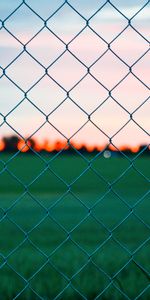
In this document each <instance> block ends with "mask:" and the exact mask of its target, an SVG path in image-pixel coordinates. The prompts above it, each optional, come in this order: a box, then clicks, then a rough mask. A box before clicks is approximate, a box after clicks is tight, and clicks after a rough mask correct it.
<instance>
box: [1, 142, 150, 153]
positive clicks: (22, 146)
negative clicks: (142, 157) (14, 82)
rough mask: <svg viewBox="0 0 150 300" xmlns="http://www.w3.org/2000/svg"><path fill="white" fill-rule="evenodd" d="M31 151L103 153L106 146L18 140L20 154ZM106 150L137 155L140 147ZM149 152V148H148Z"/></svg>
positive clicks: (3, 145) (129, 146)
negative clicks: (74, 150)
mask: <svg viewBox="0 0 150 300" xmlns="http://www.w3.org/2000/svg"><path fill="white" fill-rule="evenodd" d="M30 147H31V150H32V149H33V150H34V151H36V152H40V151H46V152H53V151H57V152H59V151H61V150H64V151H66V150H68V149H71V148H72V149H74V148H75V149H77V150H78V151H80V150H83V149H85V151H87V152H89V153H92V152H93V151H99V152H100V151H103V150H104V149H105V148H106V147H107V145H105V144H104V145H88V144H82V143H76V142H70V145H68V143H67V141H65V140H64V141H58V140H57V141H55V142H50V141H49V140H45V141H43V142H39V141H37V140H33V143H32V141H30V140H29V141H27V142H25V141H24V140H19V142H18V144H17V149H18V150H19V151H21V152H28V151H29V150H30ZM108 148H109V150H110V151H119V150H120V151H131V152H132V153H137V152H138V151H139V150H140V145H136V146H131V145H122V146H120V147H115V145H112V144H110V145H108ZM5 149H6V150H7V146H6V145H5V142H4V141H3V140H0V152H2V151H4V150H5ZM148 149H149V150H150V147H148Z"/></svg>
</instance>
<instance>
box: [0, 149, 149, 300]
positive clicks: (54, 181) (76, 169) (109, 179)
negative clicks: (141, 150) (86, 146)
mask: <svg viewBox="0 0 150 300" xmlns="http://www.w3.org/2000/svg"><path fill="white" fill-rule="evenodd" d="M11 156H12V154H11V155H8V154H7V155H6V154H2V153H1V154H0V220H1V222H0V300H7V299H9V300H10V299H20V300H21V299H26V300H28V299H29V300H34V299H45V300H47V299H95V298H96V297H97V298H96V299H102V300H110V299H111V300H121V299H142V300H149V299H150V289H148V285H149V283H150V276H149V275H148V274H150V242H149V241H148V238H149V234H150V230H149V228H150V227H149V226H150V209H149V208H150V206H149V199H148V195H147V192H148V188H149V186H148V181H147V180H146V177H148V173H149V166H148V164H150V163H149V159H148V157H141V158H138V159H137V160H136V161H135V163H134V167H133V166H132V164H131V163H130V161H129V160H127V159H125V158H119V157H118V158H117V157H116V158H110V159H105V158H103V157H99V158H97V159H94V157H93V156H92V154H91V155H86V156H85V159H83V158H82V157H80V156H77V155H63V154H61V155H59V156H58V157H57V158H56V157H54V155H52V154H51V155H48V154H47V155H43V156H42V159H40V158H39V157H38V156H36V155H30V154H29V155H26V154H19V155H18V156H16V157H14V158H13V159H12V158H11ZM133 157H134V156H133ZM133 157H132V158H133ZM130 159H131V158H130ZM2 161H3V162H2ZM6 162H7V163H6ZM90 162H92V163H90ZM5 163H6V164H5ZM48 167H49V168H48ZM85 170H86V171H85ZM125 170H127V171H126V172H125V173H124V175H122V176H121V174H123V172H124V171H125ZM136 170H139V172H137V171H136ZM12 174H13V175H12ZM56 174H57V176H56ZM81 174H82V176H81ZM142 174H143V175H142ZM144 195H145V196H144ZM145 224H147V226H146V225H145ZM128 262H129V263H128ZM107 286H108V289H106V287H107ZM143 290H144V293H142V291H143ZM120 291H122V293H121V292H120ZM61 292H62V293H61ZM123 294H124V295H125V294H126V296H127V297H125V296H123ZM138 296H139V297H138ZM136 297H137V298H136Z"/></svg>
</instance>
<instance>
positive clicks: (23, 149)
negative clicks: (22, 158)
mask: <svg viewBox="0 0 150 300" xmlns="http://www.w3.org/2000/svg"><path fill="white" fill-rule="evenodd" d="M30 147H31V143H30V141H28V142H26V143H25V141H23V140H20V141H19V142H18V144H17V148H18V150H20V151H21V152H27V151H29V150H30Z"/></svg>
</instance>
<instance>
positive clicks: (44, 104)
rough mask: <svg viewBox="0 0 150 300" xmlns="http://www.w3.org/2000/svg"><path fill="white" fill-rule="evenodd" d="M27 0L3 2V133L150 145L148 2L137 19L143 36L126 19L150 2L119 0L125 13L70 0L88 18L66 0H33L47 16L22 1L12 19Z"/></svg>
mask: <svg viewBox="0 0 150 300" xmlns="http://www.w3.org/2000/svg"><path fill="white" fill-rule="evenodd" d="M21 2H22V1H21V0H13V1H12V0H7V1H4V0H2V1H0V20H1V21H5V22H4V24H5V27H6V29H7V30H6V29H5V28H3V27H0V28H1V29H0V67H1V68H0V76H1V75H2V68H4V69H5V68H6V71H5V72H6V76H2V77H1V78H0V125H1V126H0V138H1V137H2V136H4V135H9V134H13V133H15V132H16V133H19V134H20V135H21V136H23V137H28V136H32V137H33V138H36V139H38V140H43V139H48V140H51V141H55V140H61V139H64V138H67V139H69V138H71V137H72V140H73V141H76V142H79V143H87V144H89V145H92V144H94V145H97V144H105V143H108V142H109V138H112V141H113V143H114V144H115V145H116V146H120V145H124V144H125V145H137V144H141V143H149V135H148V133H149V124H150V122H149V109H150V104H149V101H148V97H149V89H148V86H149V78H150V76H149V67H150V60H149V53H148V52H147V51H148V49H149V43H148V39H149V36H148V32H149V28H148V21H149V5H146V6H145V7H144V8H143V9H142V10H141V11H140V12H139V13H138V14H137V15H136V16H135V17H134V18H133V19H132V21H131V24H132V25H133V27H134V28H135V29H136V30H137V31H139V33H140V35H139V34H138V33H137V32H136V30H134V29H133V28H132V27H130V26H128V20H127V18H132V16H134V15H135V14H136V12H138V11H139V10H140V9H141V8H142V6H143V5H145V4H146V3H147V1H142V0H139V1H138V0H134V1H133V0H132V1H131V0H128V1H121V0H118V1H117V0H112V1H111V2H112V3H113V5H114V6H116V7H117V8H118V9H119V10H120V11H121V12H122V14H124V15H125V16H126V17H127V18H125V17H124V16H123V15H121V14H120V13H119V12H117V11H116V10H115V9H114V7H113V6H112V5H110V4H109V3H107V4H106V5H104V3H106V1H103V0H97V1H96V0H93V1H91V0H69V1H68V3H70V5H72V6H73V7H74V8H75V10H77V11H79V13H80V14H81V15H82V16H80V15H79V14H77V13H76V12H75V11H74V10H73V9H72V8H71V7H70V6H69V5H68V4H67V3H65V4H64V5H63V3H64V1H63V0H62V1H61V0H55V1H49V0H42V1H35V0H26V3H27V5H29V6H30V7H31V8H32V9H33V10H34V11H35V12H36V13H37V14H39V15H40V16H41V18H39V17H38V16H37V15H36V14H34V13H33V12H32V11H31V10H30V9H29V8H28V7H27V6H26V5H25V4H23V5H21V6H20V8H19V9H18V10H17V11H16V12H15V13H14V14H12V15H11V16H10V17H9V18H8V19H7V17H8V16H9V15H10V14H11V13H12V12H13V11H14V10H15V9H16V8H17V7H18V6H19V5H20V4H21ZM61 5H62V7H61V9H60V10H58V11H57V13H56V14H54V15H53V16H52V17H51V18H49V17H50V16H51V15H52V14H53V13H54V11H56V10H57V9H58V8H59V7H60V6H61ZM103 5H104V6H103ZM101 6H103V7H102V9H101V10H99V11H98V12H97V14H95V12H96V11H97V10H98V9H99V8H100V7H101ZM94 14H95V15H94ZM92 16H93V17H92ZM47 19H48V20H47ZM86 19H89V27H87V26H86ZM44 20H47V23H46V24H47V27H48V28H45V27H44ZM125 28H126V29H125ZM124 29H125V31H124V32H123V33H122V34H121V35H120V36H119V37H118V38H117V39H115V37H116V36H117V35H118V34H119V33H120V32H121V31H122V30H124ZM39 31H40V32H39ZM80 31H81V33H80V34H79V35H78V36H77V37H76V38H74V37H75V36H76V35H77V34H78V33H79V32H80ZM9 32H11V33H13V35H14V36H15V37H16V38H17V39H18V41H17V39H15V38H13V37H12V35H11V34H10V33H9ZM38 32H39V34H38V35H36V34H37V33H38ZM52 32H53V33H54V34H55V35H57V36H58V37H59V39H58V38H57V37H56V36H55V35H54V34H53V33H52ZM34 35H36V36H35V37H34ZM98 35H99V36H100V37H101V38H100V37H99V36H98ZM33 37H34V38H33ZM32 38H33V39H32ZM30 40H31V41H30ZM19 41H20V42H19ZM29 41H30V42H29ZM108 43H110V47H111V50H112V51H113V52H114V53H115V54H116V55H117V56H119V57H120V58H121V60H122V61H121V60H119V59H118V58H117V57H116V56H115V54H113V53H112V52H111V51H110V50H108V45H107V44H108ZM24 44H26V50H27V52H28V53H29V54H28V53H27V52H25V51H23V45H24ZM66 44H68V49H69V51H70V52H69V51H66ZM107 50H108V51H107ZM71 53H72V54H73V55H74V56H76V57H77V58H78V60H77V59H76V58H75V57H74V56H73V55H72V54H71ZM103 54H104V55H103ZM30 55H31V56H32V57H34V58H35V60H34V59H33V58H32V57H31V56H30ZM100 56H102V57H101V58H100ZM16 57H17V59H16V60H15V61H14V62H13V63H11V62H12V61H13V60H14V59H15V58H16ZM140 57H141V59H140V60H138V59H139V58H140ZM57 58H58V60H56V59H57ZM99 58H100V59H99ZM37 61H38V62H39V63H38V62H37ZM123 61H124V62H123ZM136 61H137V63H136ZM87 67H88V68H89V70H90V74H88V73H87ZM129 67H132V72H133V74H131V73H130V72H129ZM45 68H47V74H48V75H46V74H45ZM7 76H8V77H7ZM82 78H83V79H82ZM123 78H125V79H124V80H123V81H122V82H121V83H120V84H118V83H119V82H120V80H122V79H123ZM81 79H82V80H81ZM12 81H13V82H14V83H15V84H16V86H15V85H14V83H12ZM78 82H79V83H78ZM142 82H143V83H142ZM36 83H37V84H36ZM77 83H78V84H77ZM17 86H18V87H19V88H18V87H17ZM109 92H111V93H109ZM24 93H26V96H27V98H26V99H24ZM67 95H68V96H69V97H70V98H69V97H66V96H67ZM111 96H112V97H111ZM61 103H62V104H61ZM16 106H17V107H16ZM15 107H16V108H15ZM14 108H15V109H14ZM12 110H13V111H12ZM130 114H132V117H133V120H130ZM4 116H6V121H7V123H4V124H3V117H4ZM46 116H48V117H47V119H48V120H49V123H48V122H46ZM89 116H90V120H91V121H89V119H88V118H89ZM126 123H127V125H126V126H125V124H126ZM9 125H10V126H11V127H12V128H10V126H9ZM138 125H139V126H138ZM122 127H123V129H122V130H121V131H120V129H121V128H122ZM80 128H81V129H80ZM142 128H143V130H142ZM38 129H39V130H38ZM79 129H80V130H79ZM117 132H118V133H117Z"/></svg>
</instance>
